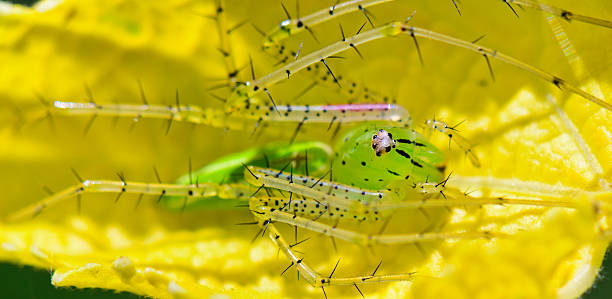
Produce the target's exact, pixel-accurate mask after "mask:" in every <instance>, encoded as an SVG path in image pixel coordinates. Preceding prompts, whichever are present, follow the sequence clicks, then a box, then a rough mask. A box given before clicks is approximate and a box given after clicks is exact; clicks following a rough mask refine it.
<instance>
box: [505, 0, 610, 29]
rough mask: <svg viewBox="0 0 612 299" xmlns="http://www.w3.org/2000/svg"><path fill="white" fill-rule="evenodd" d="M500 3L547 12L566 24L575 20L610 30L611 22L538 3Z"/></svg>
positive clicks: (529, 0) (525, 0)
mask: <svg viewBox="0 0 612 299" xmlns="http://www.w3.org/2000/svg"><path fill="white" fill-rule="evenodd" d="M502 1H504V2H505V3H506V4H508V5H510V3H514V4H517V5H521V6H523V7H528V8H533V9H536V10H540V11H543V12H547V13H549V14H551V15H555V16H557V17H561V18H563V19H565V20H566V21H568V22H570V21H572V20H575V21H578V22H582V23H587V24H592V25H597V26H601V27H606V28H612V21H608V20H604V19H598V18H593V17H589V16H585V15H581V14H577V13H574V12H571V11H569V10H566V9H563V8H559V7H555V6H552V5H548V4H544V3H540V2H537V1H532V0H502Z"/></svg>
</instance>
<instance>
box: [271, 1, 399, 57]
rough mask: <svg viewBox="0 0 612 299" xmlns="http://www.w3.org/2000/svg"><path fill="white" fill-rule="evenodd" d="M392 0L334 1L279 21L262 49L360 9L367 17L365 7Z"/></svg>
mask: <svg viewBox="0 0 612 299" xmlns="http://www.w3.org/2000/svg"><path fill="white" fill-rule="evenodd" d="M391 1H393V0H352V1H347V2H342V3H336V4H334V5H332V6H330V7H329V8H327V9H322V10H319V11H316V12H314V13H312V14H309V15H307V16H304V17H301V18H298V19H291V18H289V19H287V20H284V21H282V22H281V24H280V26H279V27H277V28H275V29H274V30H272V31H271V32H270V33H268V34H267V35H266V36H265V41H264V44H263V48H264V49H268V48H270V47H280V44H279V43H280V42H281V41H283V40H285V39H287V38H289V37H290V36H292V35H294V34H297V33H298V32H301V31H303V30H310V28H311V27H312V26H315V25H318V24H320V23H323V22H326V21H329V20H331V19H333V18H335V17H339V16H341V15H344V14H347V13H351V12H354V11H361V12H363V13H364V15H365V16H366V17H367V14H368V13H367V12H366V10H365V8H366V7H370V6H374V5H378V4H382V3H385V2H391Z"/></svg>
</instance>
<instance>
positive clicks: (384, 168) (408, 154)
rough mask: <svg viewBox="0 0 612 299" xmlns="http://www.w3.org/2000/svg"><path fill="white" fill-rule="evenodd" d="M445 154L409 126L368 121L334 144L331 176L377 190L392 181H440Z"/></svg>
mask: <svg viewBox="0 0 612 299" xmlns="http://www.w3.org/2000/svg"><path fill="white" fill-rule="evenodd" d="M443 161H444V155H443V154H442V152H441V151H440V150H439V149H438V148H436V147H435V146H434V145H433V144H431V143H429V142H428V141H427V140H426V139H425V137H423V136H422V135H421V134H419V133H417V132H415V131H414V130H412V129H411V128H399V127H389V126H377V125H367V126H362V127H358V128H356V129H354V130H351V131H350V132H349V133H348V134H346V135H345V136H344V137H343V138H342V139H341V140H340V141H339V143H338V144H337V145H336V155H335V157H334V161H333V163H332V169H333V173H334V180H336V181H339V182H342V183H345V184H349V185H354V186H359V187H361V188H368V189H374V190H380V189H385V188H388V187H389V186H390V185H391V183H394V182H398V181H405V182H406V183H407V184H411V185H412V184H414V183H420V182H439V181H441V180H442V176H443V174H442V173H441V172H440V171H439V170H438V169H437V168H436V166H437V165H438V164H440V163H441V162H443Z"/></svg>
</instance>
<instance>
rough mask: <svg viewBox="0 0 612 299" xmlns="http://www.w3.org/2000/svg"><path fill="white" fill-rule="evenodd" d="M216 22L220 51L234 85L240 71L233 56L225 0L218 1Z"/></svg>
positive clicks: (228, 75) (229, 78)
mask: <svg viewBox="0 0 612 299" xmlns="http://www.w3.org/2000/svg"><path fill="white" fill-rule="evenodd" d="M214 19H215V22H216V23H217V33H218V36H219V51H220V52H221V55H223V63H224V64H225V70H226V71H227V77H228V80H230V82H231V83H232V84H233V83H235V82H236V76H237V75H238V69H237V68H236V63H235V61H234V56H233V55H232V44H231V40H230V36H229V34H230V32H231V31H230V29H229V28H228V26H227V11H226V10H225V0H217V5H216V9H215V16H214Z"/></svg>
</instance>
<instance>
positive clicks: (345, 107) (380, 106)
mask: <svg viewBox="0 0 612 299" xmlns="http://www.w3.org/2000/svg"><path fill="white" fill-rule="evenodd" d="M393 108H395V105H393V104H342V105H325V106H322V109H325V110H346V111H367V110H377V111H380V110H391V109H393Z"/></svg>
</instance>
